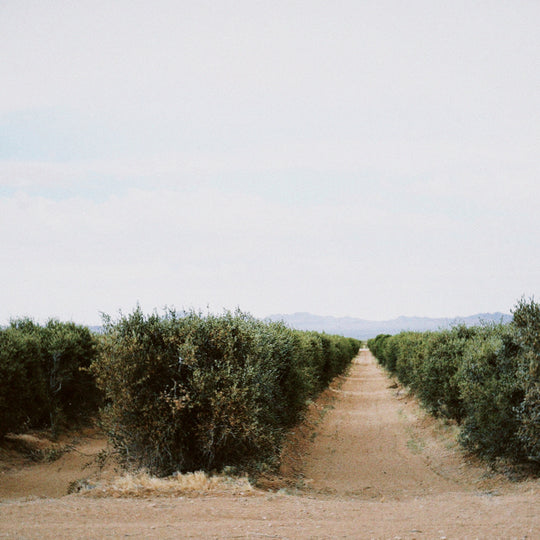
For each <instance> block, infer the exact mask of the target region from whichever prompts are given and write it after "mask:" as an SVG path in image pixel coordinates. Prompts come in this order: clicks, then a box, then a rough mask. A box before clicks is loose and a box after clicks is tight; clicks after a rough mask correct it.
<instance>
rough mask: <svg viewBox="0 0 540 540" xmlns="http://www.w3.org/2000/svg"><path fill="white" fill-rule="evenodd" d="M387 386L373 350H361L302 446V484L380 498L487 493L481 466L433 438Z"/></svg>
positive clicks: (410, 405)
mask: <svg viewBox="0 0 540 540" xmlns="http://www.w3.org/2000/svg"><path fill="white" fill-rule="evenodd" d="M392 386H394V387H396V385H392V382H391V381H390V380H389V378H388V376H387V375H386V374H385V372H384V371H383V370H382V369H381V368H380V367H379V366H378V365H377V363H376V360H375V358H374V357H373V355H372V354H371V352H370V351H369V350H362V351H360V353H359V355H358V356H357V358H356V359H355V361H354V363H353V365H352V366H351V369H350V371H349V373H348V376H347V377H346V379H345V381H344V383H343V384H342V386H341V388H339V389H334V393H335V394H336V398H335V400H334V402H333V407H332V408H331V410H329V411H328V412H327V414H326V415H325V417H324V420H323V421H322V423H321V424H320V426H319V428H318V432H317V434H316V437H315V439H314V442H313V443H312V445H311V447H310V448H308V451H307V456H306V457H305V461H304V467H303V474H304V482H305V485H306V486H307V487H308V488H310V489H311V490H314V491H316V492H318V493H329V494H340V495H350V496H358V497H362V498H379V499H401V498H403V497H408V496H418V495H427V494H438V493H448V492H452V491H458V490H459V491H469V490H474V489H479V488H481V487H483V488H484V489H486V485H487V484H486V482H487V483H489V480H488V479H486V478H482V475H483V474H484V473H485V469H482V468H480V467H476V468H475V467H474V466H472V465H471V464H470V463H466V462H465V460H464V458H463V456H462V454H461V452H459V451H458V450H457V449H456V448H455V447H453V446H455V445H453V444H452V443H451V439H450V438H449V437H448V436H447V437H446V438H444V437H442V434H439V435H437V433H436V426H437V422H436V421H434V420H433V419H430V418H428V417H427V415H424V414H423V413H422V412H421V411H420V409H419V408H418V407H417V405H416V403H415V402H414V400H413V399H412V398H409V397H407V396H406V395H405V394H403V391H402V390H396V389H395V388H394V389H392V388H391V387H392ZM400 394H401V395H400ZM440 425H441V424H440V423H439V427H440ZM448 429H451V428H448ZM449 441H450V442H449Z"/></svg>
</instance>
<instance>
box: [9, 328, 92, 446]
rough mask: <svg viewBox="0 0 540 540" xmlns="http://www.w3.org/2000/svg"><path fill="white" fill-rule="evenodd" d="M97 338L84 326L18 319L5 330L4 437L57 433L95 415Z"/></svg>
mask: <svg viewBox="0 0 540 540" xmlns="http://www.w3.org/2000/svg"><path fill="white" fill-rule="evenodd" d="M96 354H97V338H96V336H95V335H94V334H92V333H91V332H90V330H89V329H88V328H86V327H84V326H78V325H76V324H74V323H70V322H68V323H62V322H59V321H57V320H50V321H49V322H47V324H46V325H44V326H41V325H39V324H36V323H35V322H33V321H32V320H31V319H17V320H14V321H12V322H11V324H10V325H9V326H8V327H7V328H4V329H0V437H1V436H3V435H5V434H6V433H8V432H9V431H22V430H25V429H29V428H37V427H40V428H41V427H48V428H51V429H52V431H53V433H56V432H57V431H58V429H59V428H60V427H61V426H62V425H65V424H69V425H71V426H72V425H74V424H78V423H80V422H81V421H83V420H84V419H85V418H87V417H88V416H91V415H93V414H94V415H95V414H96V412H97V409H98V405H99V392H98V390H97V388H96V386H95V383H94V380H93V376H92V375H91V374H90V373H89V372H88V370H87V368H89V366H90V364H91V362H92V361H93V360H94V359H95V357H96Z"/></svg>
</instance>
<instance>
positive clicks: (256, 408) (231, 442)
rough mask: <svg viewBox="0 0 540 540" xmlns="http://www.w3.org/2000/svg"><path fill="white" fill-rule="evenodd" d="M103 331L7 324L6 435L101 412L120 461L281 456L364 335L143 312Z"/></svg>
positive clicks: (0, 342)
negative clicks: (307, 411)
mask: <svg viewBox="0 0 540 540" xmlns="http://www.w3.org/2000/svg"><path fill="white" fill-rule="evenodd" d="M104 322H105V326H104V332H103V333H101V334H94V333H91V332H90V331H89V330H88V328H86V327H83V326H78V325H75V324H73V323H61V322H59V321H56V320H51V321H49V322H48V323H47V324H46V325H45V326H40V325H38V324H36V323H34V322H33V321H31V320H29V319H21V320H17V321H13V322H12V323H11V324H10V326H9V327H8V328H5V329H2V330H0V436H2V435H4V434H6V433H7V432H8V431H21V430H24V429H28V428H31V427H44V426H49V427H51V428H52V429H53V431H57V430H58V429H59V427H61V426H62V425H63V424H67V425H70V426H72V425H73V424H74V423H77V422H80V421H81V420H83V419H84V418H87V417H89V416H93V415H94V416H95V415H96V413H97V410H98V407H99V406H100V405H101V415H100V418H101V422H102V425H103V427H104V429H105V430H106V432H107V433H108V435H109V437H110V439H111V441H112V443H113V445H114V447H115V448H116V450H117V451H118V453H119V454H120V456H121V457H122V458H123V459H124V461H125V463H126V464H128V465H131V466H136V467H141V466H142V467H145V468H147V469H149V470H150V471H151V472H153V473H156V474H161V475H166V474H170V473H172V472H174V471H182V472H185V471H192V470H199V469H204V470H213V469H217V470H219V469H222V468H223V467H225V466H236V467H242V468H252V467H254V466H256V465H257V464H260V463H263V462H266V463H270V464H271V463H273V462H275V461H276V460H277V458H278V455H279V450H280V445H281V442H282V439H283V436H284V434H285V433H286V431H287V430H288V429H290V427H291V426H293V425H294V424H295V423H297V422H298V421H299V420H300V419H301V417H302V413H303V412H304V410H305V408H306V404H307V403H308V400H309V399H311V398H312V397H314V396H315V395H316V394H317V393H319V392H320V391H321V390H322V389H323V388H325V387H326V386H327V385H328V383H329V381H330V380H331V379H332V378H333V377H335V376H336V375H338V374H340V373H341V372H343V370H344V369H345V368H346V366H347V365H348V364H349V363H350V361H351V360H352V358H353V357H354V356H355V355H356V354H357V352H358V349H359V346H360V342H358V341H357V340H354V339H351V338H344V337H342V336H329V335H326V334H319V333H315V332H300V331H295V330H292V329H290V328H288V327H286V326H285V325H284V324H282V323H275V322H270V323H267V322H262V321H260V320H257V319H255V318H253V317H251V316H250V315H247V314H244V313H241V312H236V313H229V312H227V313H225V314H223V315H220V316H214V315H207V316H203V315H201V314H199V313H195V312H191V313H181V314H178V313H176V312H174V311H170V312H167V313H166V314H164V315H163V316H159V315H157V314H155V313H154V314H151V315H145V314H143V313H142V312H141V310H140V309H136V310H135V311H134V312H133V313H132V314H130V315H123V316H120V318H119V319H118V320H116V321H112V320H111V319H109V318H105V321H104Z"/></svg>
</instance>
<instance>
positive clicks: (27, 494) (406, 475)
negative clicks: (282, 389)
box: [0, 351, 540, 539]
mask: <svg viewBox="0 0 540 540" xmlns="http://www.w3.org/2000/svg"><path fill="white" fill-rule="evenodd" d="M392 386H394V388H392ZM72 442H73V441H72ZM103 444H104V443H103V440H102V439H101V438H99V437H97V435H96V434H92V433H89V434H88V433H87V434H82V435H81V436H80V441H79V442H77V441H74V444H73V446H75V448H76V450H71V451H70V452H67V453H66V454H64V455H63V456H62V457H61V458H60V459H58V460H57V461H54V462H49V463H36V464H32V465H29V464H28V463H27V462H24V461H22V460H21V459H19V458H17V454H15V453H14V452H13V451H9V449H4V450H3V454H2V455H0V458H1V461H0V538H120V537H122V538H125V537H136V538H439V539H440V538H540V482H539V481H538V480H531V479H529V480H527V481H521V482H511V481H510V480H508V479H507V478H506V477H504V476H502V475H500V474H499V475H496V474H494V473H492V472H490V471H489V470H488V469H487V468H485V467H484V466H482V465H481V464H478V463H475V462H474V461H472V460H471V459H470V458H466V457H465V456H464V455H463V454H462V453H461V451H460V450H459V448H458V447H457V445H456V443H455V428H454V427H453V426H451V425H445V424H443V423H441V422H437V421H435V420H433V419H430V418H429V417H427V416H426V415H424V414H423V413H422V412H421V411H420V409H419V408H418V406H417V405H416V403H415V401H414V400H413V399H412V398H410V397H409V396H407V395H406V393H405V392H404V391H403V390H401V389H399V387H396V386H395V385H393V384H392V381H390V380H389V379H388V378H387V377H386V375H385V374H384V373H383V372H382V371H381V370H380V368H379V367H377V366H376V364H375V362H374V359H373V357H372V356H371V355H370V353H369V352H367V351H362V352H361V353H360V355H359V356H358V358H357V359H356V361H355V363H354V364H353V366H352V368H351V370H350V372H349V374H348V376H347V377H343V378H341V379H340V380H338V381H335V383H334V384H333V385H332V389H331V390H328V391H327V392H325V394H324V395H323V396H322V397H321V399H320V400H318V402H317V403H316V404H314V405H313V406H312V408H311V412H310V417H309V418H308V421H307V422H306V423H305V424H304V425H303V426H301V427H300V428H298V429H297V430H296V433H295V435H294V436H293V437H292V438H291V444H290V445H289V447H288V448H287V451H286V456H285V459H284V468H283V477H282V478H281V479H279V480H271V479H269V480H268V481H267V482H265V485H266V489H267V490H268V488H269V486H270V487H273V488H274V489H275V490H277V491H264V490H261V489H255V490H253V491H246V492H242V493H238V492H236V493H231V492H226V491H223V492H213V491H212V492H206V493H201V494H199V495H197V494H193V493H191V494H186V495H183V496H179V497H164V496H162V497H160V496H158V495H159V492H156V493H155V494H153V495H151V496H145V497H143V498H133V497H132V498H115V497H98V496H96V495H97V491H98V490H90V491H88V492H86V494H83V493H78V494H71V495H65V493H66V492H67V489H68V486H69V484H70V483H71V482H72V481H73V480H80V479H84V478H86V479H89V480H90V481H95V480H96V479H97V478H98V477H99V475H100V471H99V468H98V467H97V465H96V464H95V462H93V460H92V455H94V456H95V455H97V453H98V452H99V451H100V450H101V449H102V448H103ZM87 464H89V465H87ZM84 465H87V466H86V467H85V468H84V469H83V468H82V467H83V466H84ZM107 474H108V475H109V476H110V475H111V474H112V471H110V470H109V471H108V473H107ZM283 486H287V487H283Z"/></svg>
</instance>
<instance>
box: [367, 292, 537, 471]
mask: <svg viewBox="0 0 540 540" xmlns="http://www.w3.org/2000/svg"><path fill="white" fill-rule="evenodd" d="M368 347H369V348H370V350H371V351H372V352H373V354H374V355H375V356H376V357H377V359H378V360H379V362H380V363H381V364H382V365H383V366H385V367H386V368H387V369H388V370H389V371H390V372H392V373H393V374H395V375H397V377H398V378H399V380H400V381H401V382H402V383H403V384H404V385H406V386H409V387H410V388H411V390H412V391H413V392H414V393H415V394H416V395H417V396H418V397H419V399H420V400H421V401H422V403H423V405H424V406H425V407H426V408H427V409H429V410H430V411H431V412H432V413H434V414H435V415H438V416H445V417H449V418H453V419H455V420H457V421H458V422H459V423H460V426H461V435H460V438H461V442H462V443H463V444H464V446H465V447H467V448H468V449H470V450H472V451H474V452H476V453H478V454H479V455H481V456H483V457H487V458H491V459H493V458H496V457H504V458H511V459H515V460H525V459H527V460H530V461H531V462H533V463H536V464H537V465H540V306H539V305H538V304H537V303H535V302H534V301H532V300H531V301H528V302H527V301H525V300H522V301H520V302H519V303H518V305H517V306H516V308H515V310H514V318H513V321H512V323H510V324H507V325H502V324H499V325H485V326H479V327H473V328H467V327H465V326H456V327H454V328H452V329H450V330H442V331H439V332H423V333H421V332H402V333H400V334H397V335H395V336H389V335H379V336H377V337H376V338H374V339H371V340H369V341H368Z"/></svg>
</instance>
